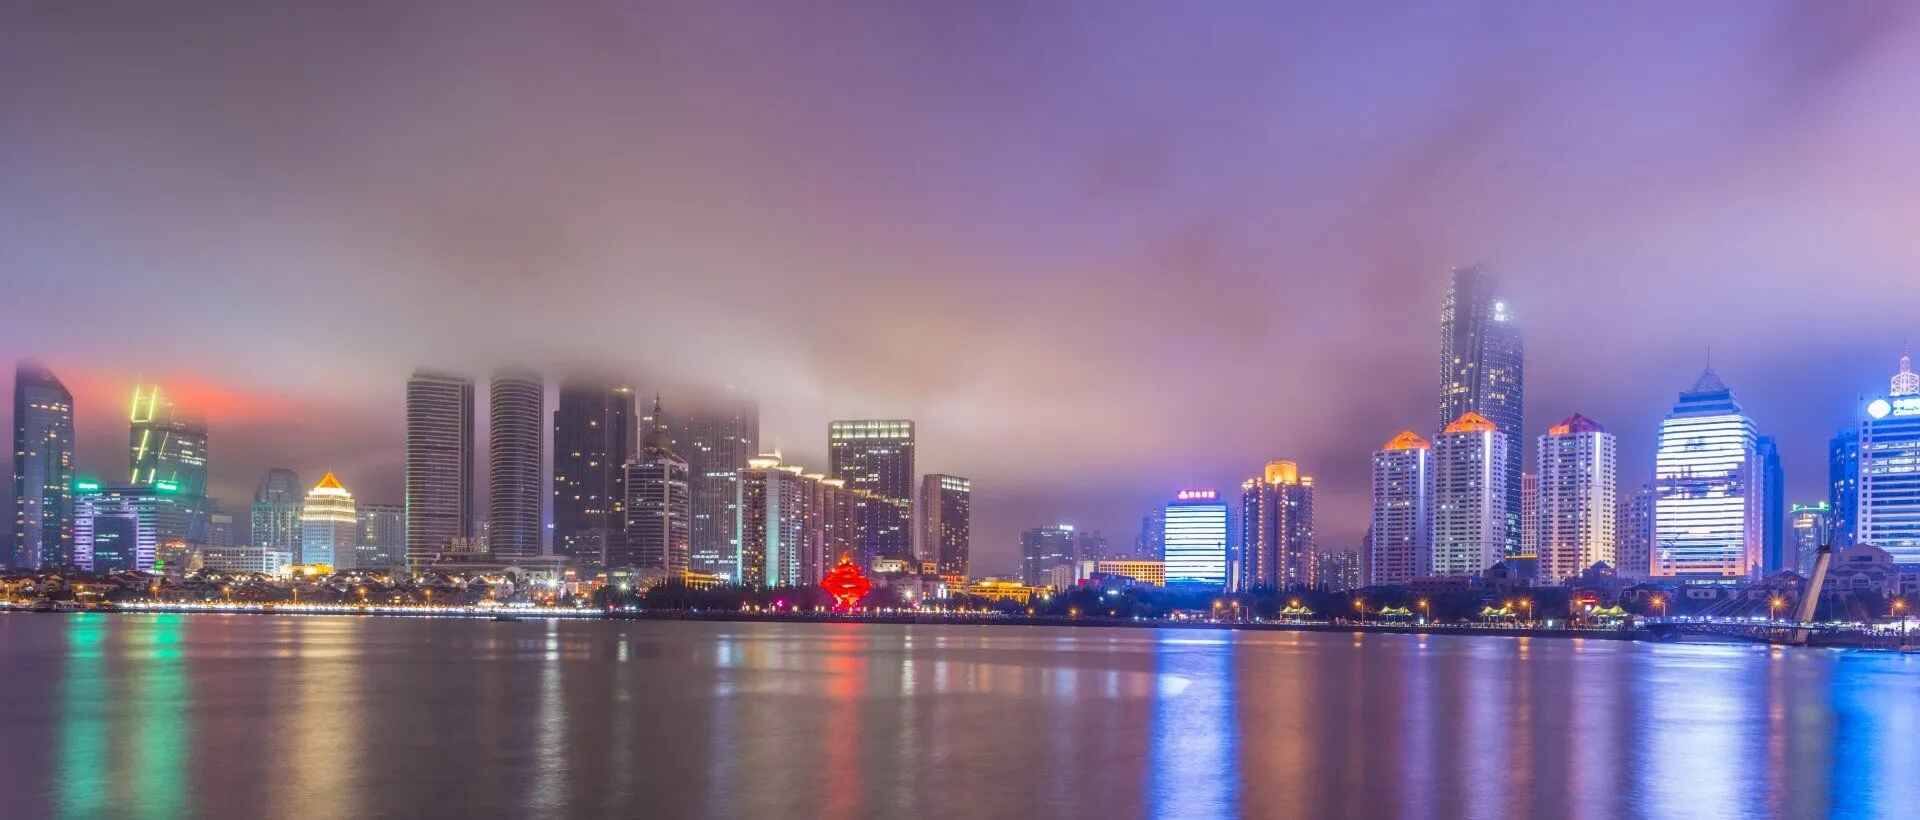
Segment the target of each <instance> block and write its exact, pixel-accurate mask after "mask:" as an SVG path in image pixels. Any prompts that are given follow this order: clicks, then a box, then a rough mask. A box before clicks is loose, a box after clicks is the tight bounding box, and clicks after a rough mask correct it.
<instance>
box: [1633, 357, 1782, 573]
mask: <svg viewBox="0 0 1920 820" xmlns="http://www.w3.org/2000/svg"><path fill="white" fill-rule="evenodd" d="M1754 438H1755V436H1754V429H1753V420H1752V419H1749V418H1747V417H1746V416H1745V415H1743V414H1742V413H1741V410H1740V404H1739V402H1736V401H1734V399H1733V391H1731V390H1728V389H1727V386H1726V384H1725V383H1723V382H1721V381H1720V377H1719V376H1718V375H1717V374H1715V373H1714V372H1713V369H1712V368H1708V369H1707V370H1705V371H1704V372H1702V373H1701V374H1700V378H1699V379H1698V380H1697V381H1695V382H1694V385H1693V388H1692V389H1691V390H1688V391H1686V392H1683V393H1681V394H1680V401H1679V402H1678V403H1676V404H1675V405H1674V406H1673V412H1671V413H1668V414H1667V418H1666V420H1664V421H1662V422H1660V446H1659V450H1658V452H1657V453H1656V454H1655V456H1654V476H1653V483H1654V502H1653V503H1654V507H1653V553H1654V554H1653V572H1652V574H1653V576H1654V577H1656V578H1729V579H1730V578H1748V577H1752V576H1754V575H1756V574H1757V573H1759V571H1760V568H1761V560H1762V549H1761V546H1762V544H1761V540H1762V539H1761V522H1762V509H1761V506H1762V505H1761V489H1762V488H1761V482H1760V460H1759V456H1758V454H1757V452H1756V449H1755V443H1754Z"/></svg>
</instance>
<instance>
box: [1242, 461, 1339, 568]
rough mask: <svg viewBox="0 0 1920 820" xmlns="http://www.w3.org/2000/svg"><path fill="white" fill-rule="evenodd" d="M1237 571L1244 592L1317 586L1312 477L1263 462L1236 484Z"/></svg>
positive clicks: (1290, 467) (1288, 466)
mask: <svg viewBox="0 0 1920 820" xmlns="http://www.w3.org/2000/svg"><path fill="white" fill-rule="evenodd" d="M1238 552H1239V571H1240V588H1242V589H1305V588H1312V587H1315V586H1317V585H1318V575H1319V563H1318V559H1317V552H1316V550H1315V549H1314V540H1313V477H1312V476H1304V475H1301V474H1300V465H1298V464H1296V463H1294V462H1292V461H1286V460H1276V461H1269V462H1267V465H1266V468H1265V469H1264V470H1262V472H1261V475H1260V476H1258V477H1256V478H1250V479H1248V480H1246V481H1245V482H1242V483H1241V485H1240V549H1239V550H1238Z"/></svg>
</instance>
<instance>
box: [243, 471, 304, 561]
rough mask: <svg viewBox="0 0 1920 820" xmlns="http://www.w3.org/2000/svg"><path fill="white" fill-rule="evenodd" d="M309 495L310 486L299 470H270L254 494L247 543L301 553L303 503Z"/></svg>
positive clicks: (290, 553)
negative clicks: (301, 480) (303, 482)
mask: <svg viewBox="0 0 1920 820" xmlns="http://www.w3.org/2000/svg"><path fill="white" fill-rule="evenodd" d="M305 497H306V487H305V486H304V485H302V484H301V483H300V476H299V474H298V473H295V472H294V471H292V470H289V469H286V468H284V467H275V468H273V469H270V470H268V471H267V473H266V475H264V476H262V477H261V479H260V486H259V488H258V489H256V490H254V493H253V505H252V506H251V507H250V508H249V515H248V527H247V529H248V531H249V533H250V538H249V539H248V541H247V543H249V544H252V545H253V546H256V547H264V548H266V549H273V550H279V551H281V552H284V553H286V554H288V555H293V554H294V553H296V552H298V551H299V550H298V545H299V543H300V504H301V502H302V501H303V500H304V499H305Z"/></svg>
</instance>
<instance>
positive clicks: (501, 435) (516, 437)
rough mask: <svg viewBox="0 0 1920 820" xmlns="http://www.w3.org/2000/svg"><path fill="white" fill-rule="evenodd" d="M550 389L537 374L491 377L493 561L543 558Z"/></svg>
mask: <svg viewBox="0 0 1920 820" xmlns="http://www.w3.org/2000/svg"><path fill="white" fill-rule="evenodd" d="M546 403H547V387H546V384H545V383H543V382H542V381H541V380H540V377H539V376H538V375H536V374H533V373H526V372H520V371H505V372H501V373H497V374H495V375H494V377H493V383H492V385H491V386H490V389H489V391H488V397H487V421H488V425H487V551H488V552H491V553H493V555H494V557H495V558H506V559H512V558H529V557H532V556H536V555H539V554H540V552H541V543H540V542H541V538H540V528H541V517H542V516H541V507H542V504H541V502H542V500H543V496H544V495H545V494H544V493H543V492H541V487H540V473H541V471H542V469H543V467H544V459H542V457H541V455H542V453H541V450H542V449H543V448H542V446H541V435H540V433H541V429H540V428H541V427H542V426H543V425H542V422H543V421H544V420H545V416H546Z"/></svg>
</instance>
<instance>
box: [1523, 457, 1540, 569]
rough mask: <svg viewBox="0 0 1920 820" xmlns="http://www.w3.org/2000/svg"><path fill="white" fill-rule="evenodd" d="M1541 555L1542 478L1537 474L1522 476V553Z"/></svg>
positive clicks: (1524, 473) (1524, 474)
mask: <svg viewBox="0 0 1920 820" xmlns="http://www.w3.org/2000/svg"><path fill="white" fill-rule="evenodd" d="M1539 553H1540V477H1539V475H1538V474H1536V473H1526V472H1523V473H1521V474H1520V553H1519V554H1521V555H1536V556H1537V555H1539Z"/></svg>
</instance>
